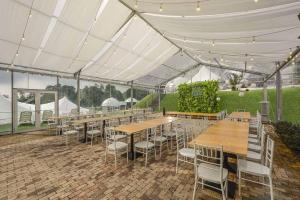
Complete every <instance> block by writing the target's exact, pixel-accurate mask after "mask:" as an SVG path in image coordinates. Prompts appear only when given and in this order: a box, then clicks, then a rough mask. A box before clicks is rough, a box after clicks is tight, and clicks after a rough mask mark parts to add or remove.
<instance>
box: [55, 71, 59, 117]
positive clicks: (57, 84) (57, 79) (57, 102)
mask: <svg viewBox="0 0 300 200" xmlns="http://www.w3.org/2000/svg"><path fill="white" fill-rule="evenodd" d="M59 88H60V85H59V77H58V76H56V91H57V100H56V101H55V104H56V110H55V112H56V114H55V115H56V117H58V116H59V95H60V89H59Z"/></svg>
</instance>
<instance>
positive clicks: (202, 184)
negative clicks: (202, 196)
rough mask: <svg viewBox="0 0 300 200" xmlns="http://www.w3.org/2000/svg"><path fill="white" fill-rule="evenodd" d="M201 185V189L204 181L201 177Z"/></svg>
mask: <svg viewBox="0 0 300 200" xmlns="http://www.w3.org/2000/svg"><path fill="white" fill-rule="evenodd" d="M201 187H202V190H203V189H204V181H203V179H201Z"/></svg>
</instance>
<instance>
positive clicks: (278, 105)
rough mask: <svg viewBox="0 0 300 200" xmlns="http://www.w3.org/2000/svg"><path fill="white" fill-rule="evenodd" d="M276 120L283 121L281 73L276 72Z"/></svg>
mask: <svg viewBox="0 0 300 200" xmlns="http://www.w3.org/2000/svg"><path fill="white" fill-rule="evenodd" d="M275 83H276V119H275V122H279V121H281V119H282V91H281V86H282V85H281V71H280V70H278V71H277V72H276V82H275Z"/></svg>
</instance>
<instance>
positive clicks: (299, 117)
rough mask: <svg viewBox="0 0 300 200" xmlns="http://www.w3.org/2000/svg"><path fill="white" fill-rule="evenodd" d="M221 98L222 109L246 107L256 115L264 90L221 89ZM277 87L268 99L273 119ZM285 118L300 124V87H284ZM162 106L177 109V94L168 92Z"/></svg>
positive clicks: (230, 109)
mask: <svg viewBox="0 0 300 200" xmlns="http://www.w3.org/2000/svg"><path fill="white" fill-rule="evenodd" d="M219 96H220V98H221V109H222V110H223V109H227V111H228V113H231V112H232V111H235V110H237V109H238V108H245V109H246V110H247V111H249V112H251V115H255V114H256V111H257V110H260V104H259V102H260V101H261V100H262V90H253V91H248V92H245V95H244V96H243V97H240V96H239V95H238V92H236V91H219ZM275 98H276V93H275V89H269V90H268V100H269V101H270V109H269V111H270V112H269V116H270V119H271V120H272V121H273V120H274V118H275ZM282 100H283V105H282V106H283V120H284V121H290V122H293V123H298V124H300V88H283V89H282ZM161 107H162V108H163V107H165V109H166V111H177V94H176V93H175V94H174V93H173V94H167V95H166V96H165V97H164V98H163V99H162V101H161Z"/></svg>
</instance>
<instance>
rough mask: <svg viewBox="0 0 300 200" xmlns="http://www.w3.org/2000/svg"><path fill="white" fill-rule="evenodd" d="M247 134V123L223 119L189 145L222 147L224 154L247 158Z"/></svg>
mask: <svg viewBox="0 0 300 200" xmlns="http://www.w3.org/2000/svg"><path fill="white" fill-rule="evenodd" d="M248 134H249V123H248V122H236V121H230V120H227V119H225V120H220V121H218V122H217V123H216V124H215V125H213V126H211V127H209V128H208V129H206V130H205V131H204V132H202V133H201V134H200V135H199V136H197V137H196V138H195V139H194V140H192V141H191V142H190V143H189V144H190V145H195V144H196V145H211V146H223V151H224V152H226V153H232V154H235V155H240V156H247V152H248Z"/></svg>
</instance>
